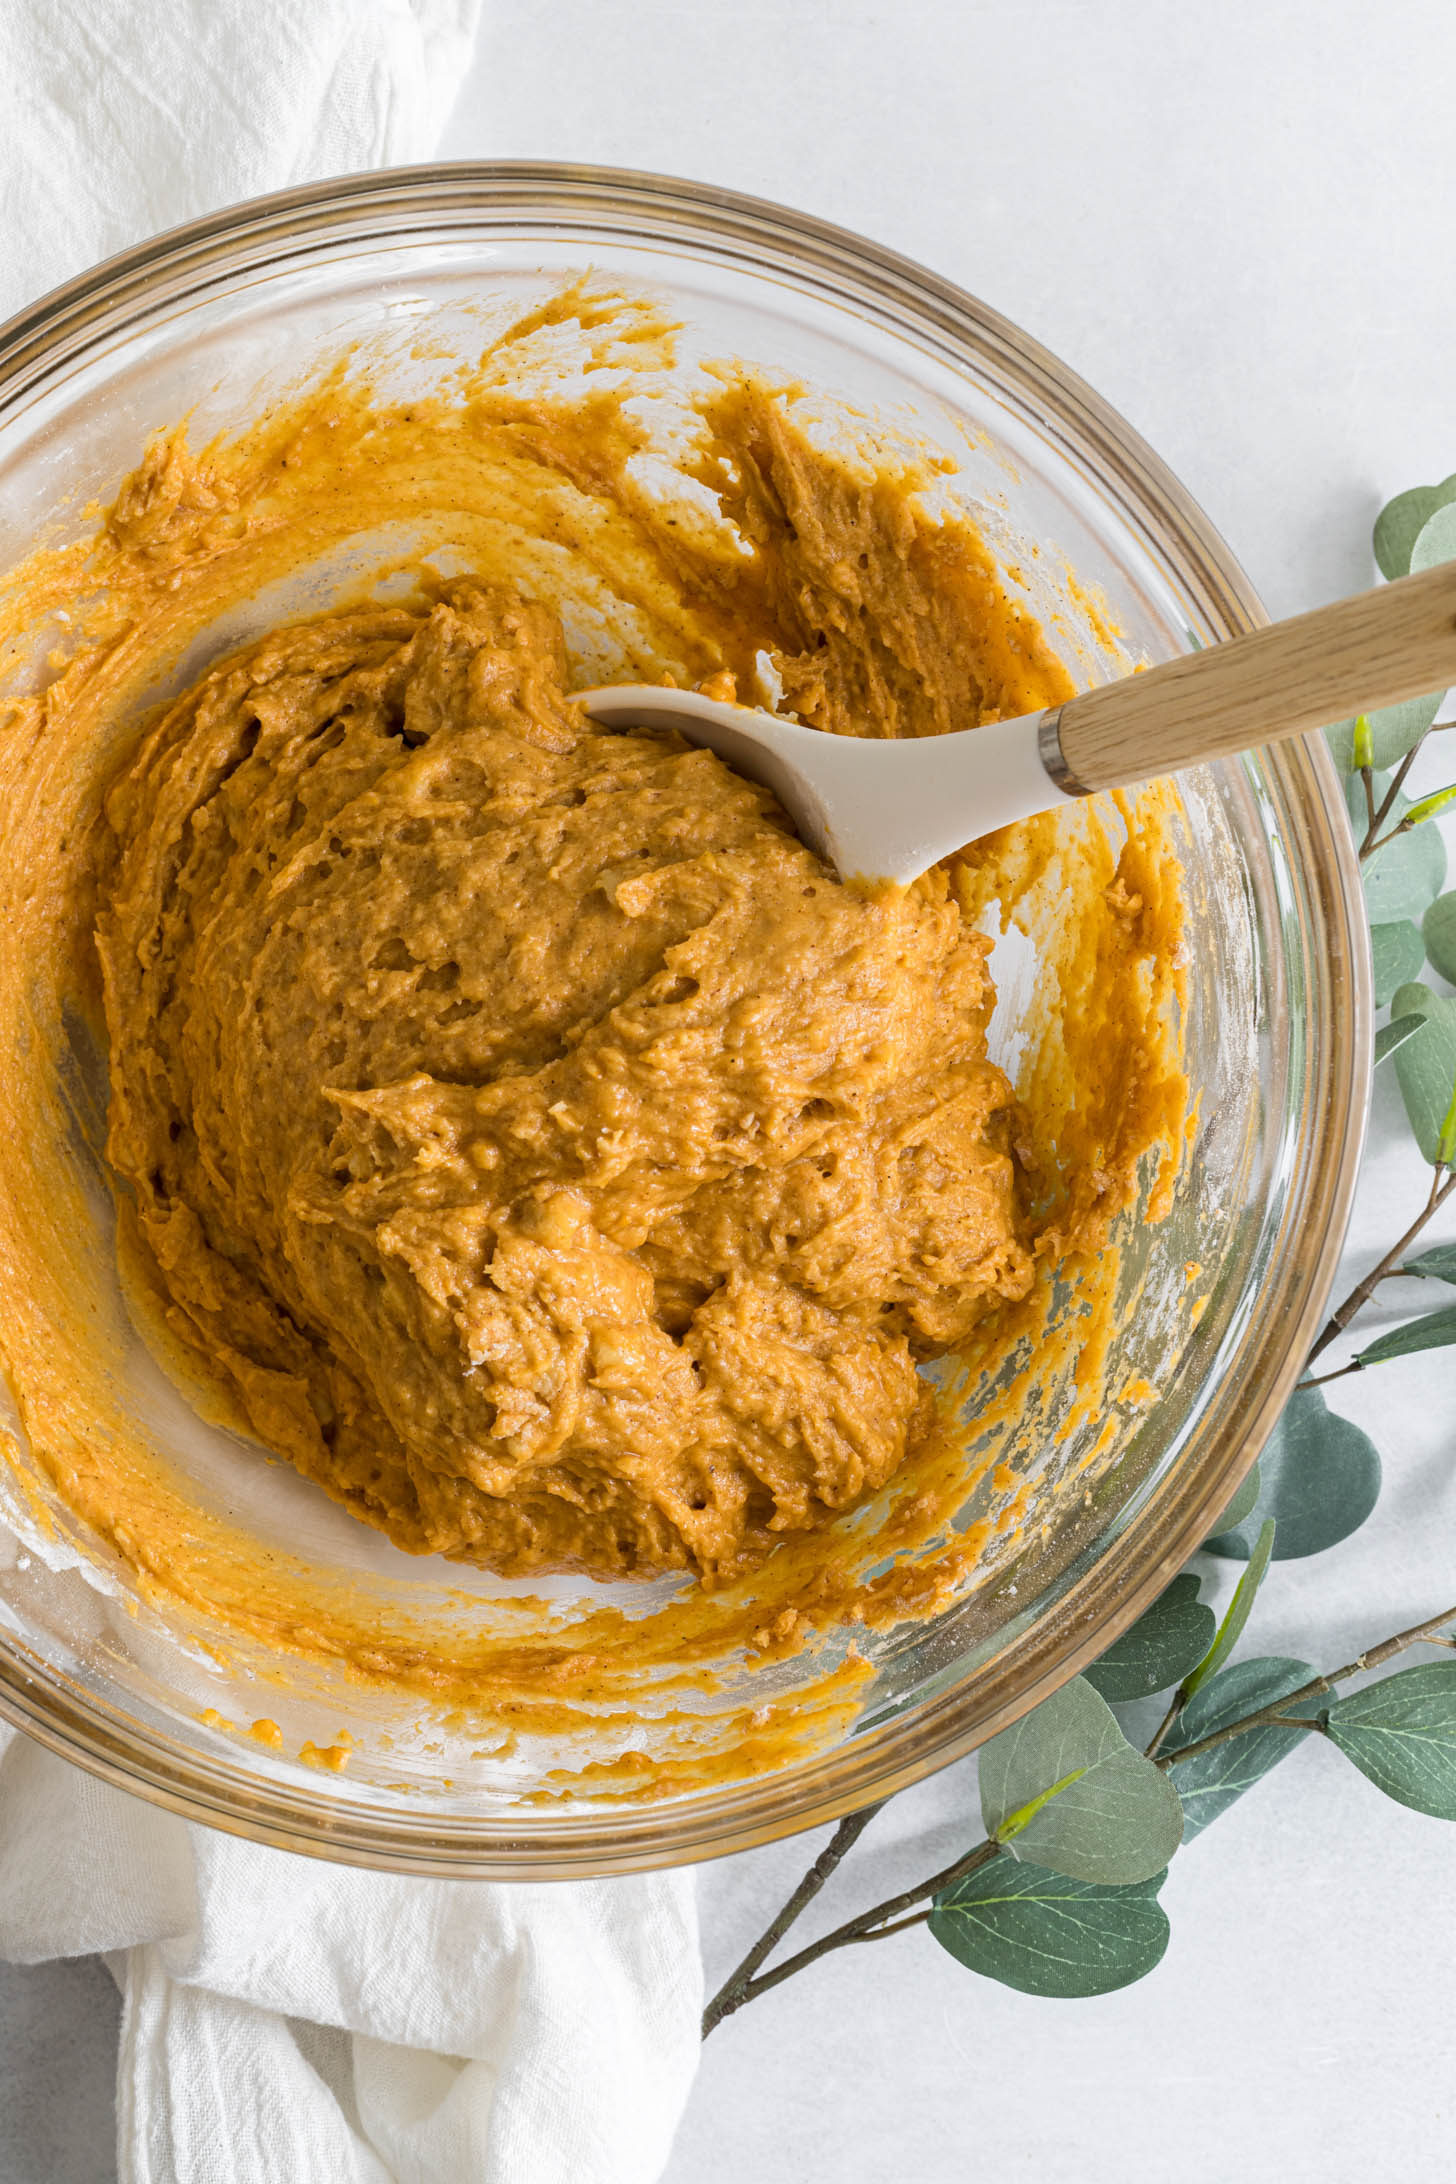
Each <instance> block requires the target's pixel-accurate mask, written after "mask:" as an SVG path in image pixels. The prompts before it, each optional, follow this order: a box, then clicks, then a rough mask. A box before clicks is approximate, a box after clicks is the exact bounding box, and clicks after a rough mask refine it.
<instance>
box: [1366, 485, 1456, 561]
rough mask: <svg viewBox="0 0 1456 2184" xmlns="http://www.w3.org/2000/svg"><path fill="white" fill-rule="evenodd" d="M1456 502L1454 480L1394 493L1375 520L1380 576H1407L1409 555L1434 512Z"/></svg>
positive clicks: (1413, 487)
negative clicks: (1449, 502)
mask: <svg viewBox="0 0 1456 2184" xmlns="http://www.w3.org/2000/svg"><path fill="white" fill-rule="evenodd" d="M1447 501H1456V476H1452V477H1449V478H1443V479H1442V481H1441V483H1440V484H1439V485H1413V486H1412V487H1411V488H1410V490H1409V492H1406V493H1397V494H1396V496H1395V499H1394V500H1393V501H1387V502H1386V504H1385V506H1384V507H1383V508H1382V509H1381V511H1380V513H1379V515H1378V516H1377V517H1376V518H1375V539H1374V545H1375V562H1376V566H1377V568H1378V569H1379V570H1380V573H1381V575H1382V576H1388V577H1391V578H1392V579H1393V578H1395V577H1397V576H1408V575H1409V574H1410V569H1411V552H1412V549H1413V548H1414V546H1415V542H1416V540H1417V539H1418V538H1419V537H1420V535H1421V532H1422V531H1423V530H1424V529H1425V527H1426V525H1427V524H1428V523H1429V522H1430V520H1431V517H1432V516H1433V515H1434V514H1435V513H1436V510H1437V509H1438V508H1440V507H1442V506H1444V504H1445V503H1446V502H1447Z"/></svg>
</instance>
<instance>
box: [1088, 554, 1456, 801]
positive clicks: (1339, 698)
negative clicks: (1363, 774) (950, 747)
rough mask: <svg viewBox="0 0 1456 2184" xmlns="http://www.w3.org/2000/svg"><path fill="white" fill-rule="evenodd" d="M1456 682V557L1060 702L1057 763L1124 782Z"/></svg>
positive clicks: (1092, 781)
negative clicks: (1060, 762) (1373, 589)
mask: <svg viewBox="0 0 1456 2184" xmlns="http://www.w3.org/2000/svg"><path fill="white" fill-rule="evenodd" d="M1452 683H1456V562H1443V563H1441V565H1440V566H1439V567H1437V568H1434V569H1427V570H1425V571H1423V573H1422V574H1421V575H1420V576H1403V577H1402V578H1401V579H1400V580H1399V582H1398V583H1395V584H1385V585H1382V586H1381V587H1380V589H1379V590H1377V591H1368V592H1360V593H1358V594H1357V595H1356V597H1355V598H1353V599H1340V600H1337V601H1336V603H1335V604H1334V606H1332V607H1318V608H1316V610H1315V612H1314V613H1313V614H1301V615H1297V616H1296V617H1295V618H1294V620H1292V621H1289V622H1275V623H1274V624H1273V625H1272V626H1271V627H1270V628H1268V629H1256V630H1251V631H1250V632H1249V633H1248V635H1247V636H1244V637H1233V638H1230V639H1229V641H1228V642H1227V643H1226V644H1221V645H1214V646H1210V648H1209V649H1208V651H1206V652H1191V653H1189V654H1188V655H1187V656H1186V657H1185V658H1183V659H1178V660H1169V661H1167V662H1165V663H1164V665H1163V666H1161V667H1153V668H1149V669H1148V671H1147V672H1146V673H1145V674H1142V675H1129V676H1128V677H1127V678H1126V679H1125V680H1124V681H1122V682H1115V683H1103V684H1102V685H1100V687H1099V688H1097V689H1096V690H1088V691H1085V692H1084V693H1083V694H1082V696H1081V697H1077V698H1073V699H1071V700H1070V701H1069V703H1068V704H1066V705H1064V706H1063V707H1062V709H1061V713H1060V715H1059V717H1058V721H1057V740H1058V741H1059V742H1060V745H1061V757H1062V767H1063V770H1064V772H1065V774H1066V775H1069V776H1071V777H1072V778H1071V780H1070V781H1068V782H1067V784H1066V785H1067V786H1072V785H1073V784H1074V783H1075V785H1077V786H1080V787H1081V788H1084V789H1112V788H1119V787H1121V786H1122V785H1123V784H1124V783H1126V782H1131V781H1146V780H1147V779H1149V777H1150V776H1152V775H1154V774H1163V773H1173V772H1176V771H1177V769H1178V768H1179V767H1182V766H1195V765H1197V764H1198V763H1199V761H1200V760H1202V759H1208V758H1223V757H1226V756H1227V755H1228V754H1229V753H1230V752H1233V751H1248V750H1253V749H1255V748H1257V746H1258V745H1259V744H1261V743H1275V742H1279V741H1281V740H1282V739H1283V738H1284V737H1285V736H1293V735H1302V734H1304V733H1305V732H1307V731H1308V730H1309V729H1311V728H1325V727H1328V726H1329V725H1330V723H1331V722H1333V721H1337V720H1344V719H1346V718H1347V717H1348V716H1349V715H1350V714H1352V713H1368V712H1373V711H1374V710H1375V708H1376V707H1377V706H1382V705H1398V704H1399V703H1400V702H1401V700H1402V699H1405V698H1419V697H1425V696H1427V695H1429V694H1430V692H1432V691H1435V690H1445V689H1447V688H1448V687H1449V686H1450V685H1451V684H1452Z"/></svg>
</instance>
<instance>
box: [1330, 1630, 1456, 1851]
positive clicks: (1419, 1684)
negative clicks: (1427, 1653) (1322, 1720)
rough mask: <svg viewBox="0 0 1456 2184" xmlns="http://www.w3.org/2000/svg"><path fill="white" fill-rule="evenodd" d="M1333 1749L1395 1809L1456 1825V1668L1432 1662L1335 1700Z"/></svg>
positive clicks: (1332, 1719)
mask: <svg viewBox="0 0 1456 2184" xmlns="http://www.w3.org/2000/svg"><path fill="white" fill-rule="evenodd" d="M1326 1725H1327V1727H1328V1729H1329V1734H1330V1741H1331V1743H1333V1744H1338V1746H1339V1747H1340V1750H1341V1751H1342V1752H1343V1753H1344V1754H1345V1756H1346V1758H1347V1759H1352V1760H1353V1761H1354V1763H1355V1765H1356V1766H1357V1767H1358V1768H1359V1770H1360V1772H1361V1774H1362V1775H1365V1776H1366V1777H1367V1779H1368V1780H1369V1781H1371V1782H1373V1783H1374V1784H1375V1786H1376V1788H1377V1789H1379V1790H1384V1792H1385V1794H1386V1796H1387V1797H1393V1798H1394V1799H1395V1800H1396V1802H1397V1804H1400V1805H1410V1806H1412V1807H1413V1808H1414V1810H1415V1811H1416V1812H1428V1813H1431V1814H1432V1815H1433V1816H1434V1817H1435V1818H1436V1819H1437V1820H1456V1661H1432V1662H1431V1663H1430V1664H1429V1665H1428V1666H1426V1667H1424V1668H1404V1669H1402V1670H1401V1671H1400V1673H1399V1675H1396V1676H1386V1677H1385V1678H1383V1680H1382V1681H1381V1682H1380V1683H1373V1684H1367V1685H1366V1686H1365V1688H1364V1690H1363V1691H1352V1692H1351V1693H1350V1696H1349V1697H1348V1698H1345V1699H1337V1700H1336V1701H1335V1703H1334V1705H1333V1706H1331V1707H1330V1708H1329V1711H1328V1714H1327V1716H1326Z"/></svg>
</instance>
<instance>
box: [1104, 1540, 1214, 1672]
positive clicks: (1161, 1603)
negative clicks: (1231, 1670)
mask: <svg viewBox="0 0 1456 2184" xmlns="http://www.w3.org/2000/svg"><path fill="white" fill-rule="evenodd" d="M1213 1632H1214V1616H1213V1610H1212V1608H1206V1607H1205V1606H1204V1605H1203V1602H1202V1601H1201V1600H1200V1599H1199V1597H1198V1579H1197V1578H1196V1577H1193V1576H1191V1575H1190V1574H1189V1573H1188V1572H1187V1571H1186V1570H1185V1571H1184V1573H1183V1575H1182V1576H1181V1577H1175V1578H1174V1580H1173V1582H1172V1584H1171V1585H1170V1586H1169V1587H1168V1589H1167V1591H1166V1592H1162V1593H1159V1595H1158V1597H1157V1599H1156V1600H1155V1601H1154V1602H1153V1604H1152V1606H1151V1607H1150V1608H1148V1609H1146V1610H1145V1611H1144V1613H1143V1614H1142V1615H1140V1616H1139V1617H1138V1619H1137V1621H1136V1622H1135V1623H1134V1624H1133V1625H1132V1628H1131V1629H1130V1630H1125V1631H1124V1632H1123V1634H1122V1636H1121V1637H1120V1638H1119V1639H1117V1640H1116V1642H1115V1643H1114V1644H1112V1645H1110V1646H1109V1647H1108V1649H1107V1651H1106V1652H1105V1653H1104V1654H1103V1655H1102V1656H1101V1658H1100V1659H1098V1660H1096V1661H1094V1662H1093V1663H1092V1666H1091V1667H1090V1668H1087V1669H1084V1670H1083V1672H1082V1673H1083V1676H1084V1678H1085V1679H1086V1681H1087V1682H1088V1683H1089V1684H1091V1686H1092V1689H1093V1690H1094V1691H1096V1692H1097V1693H1099V1694H1100V1696H1101V1697H1102V1698H1104V1699H1110V1700H1112V1701H1113V1702H1114V1703H1115V1704H1123V1703H1126V1702H1127V1701H1129V1700H1131V1699H1147V1698H1151V1697H1152V1695H1153V1693H1154V1692H1155V1691H1171V1690H1172V1688H1173V1686H1174V1684H1176V1683H1181V1682H1182V1680H1183V1678H1184V1677H1185V1676H1186V1675H1187V1673H1188V1671H1189V1669H1190V1668H1194V1667H1196V1666H1197V1664H1198V1662H1199V1661H1201V1660H1202V1659H1203V1656H1204V1654H1205V1653H1206V1652H1207V1651H1208V1649H1209V1647H1210V1645H1212V1643H1213Z"/></svg>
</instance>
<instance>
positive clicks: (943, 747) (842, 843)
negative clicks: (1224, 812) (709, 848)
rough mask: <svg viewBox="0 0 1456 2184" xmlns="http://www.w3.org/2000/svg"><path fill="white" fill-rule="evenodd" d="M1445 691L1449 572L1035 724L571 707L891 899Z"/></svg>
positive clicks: (1454, 614) (629, 695)
mask: <svg viewBox="0 0 1456 2184" xmlns="http://www.w3.org/2000/svg"><path fill="white" fill-rule="evenodd" d="M1452 682H1456V563H1451V562H1448V563H1443V564H1442V565H1441V566H1440V567H1439V568H1435V569H1428V570H1426V571H1425V572H1424V573H1423V574H1422V575H1420V576H1406V577H1402V578H1401V580H1400V581H1399V583H1396V584H1385V585H1382V586H1381V587H1380V589H1379V590H1378V591H1369V592H1360V593H1358V594H1357V595H1356V597H1355V598H1353V599H1341V600H1339V601H1337V602H1336V604H1335V605H1334V606H1330V607H1320V608H1318V609H1317V610H1316V611H1315V612H1314V613H1313V614H1301V615H1297V616H1296V617H1295V618H1294V619H1293V620H1292V621H1289V622H1276V623H1274V624H1273V625H1272V626H1271V627H1270V628H1268V629H1258V630H1253V631H1251V632H1249V634H1248V635H1246V636H1243V637H1232V638H1230V639H1229V640H1228V642H1227V643H1225V644H1221V645H1211V646H1209V647H1208V648H1207V649H1206V650H1205V651H1202V652H1193V653H1189V654H1187V655H1186V656H1185V657H1184V658H1181V659H1177V660H1169V661H1167V662H1166V663H1165V664H1164V665H1163V666H1161V667H1153V668H1149V669H1148V670H1147V671H1146V672H1145V673H1143V674H1140V675H1129V676H1128V677H1127V678H1126V679H1125V680H1124V681H1122V682H1115V683H1104V684H1102V685H1100V686H1099V687H1098V688H1097V689H1095V690H1088V691H1085V692H1084V693H1083V694H1082V695H1081V696H1080V697H1076V698H1072V699H1069V700H1068V702H1067V703H1066V704H1065V705H1061V706H1057V707H1056V708H1054V709H1053V710H1052V711H1049V712H1045V713H1027V714H1024V715H1022V717H1021V718H1020V719H1017V720H1001V721H993V722H989V723H987V724H986V725H985V726H983V727H980V728H970V729H966V730H963V731H960V732H957V733H954V734H951V735H942V736H927V737H925V738H923V739H921V740H919V741H916V740H914V739H910V740H906V741H898V742H886V741H883V740H880V739H871V738H868V737H865V738H861V737H857V736H837V735H825V734H823V733H821V732H820V731H819V730H818V729H815V728H805V727H803V726H801V725H800V724H799V723H798V722H797V721H791V720H780V719H778V718H777V717H776V716H775V715H774V714H772V713H764V712H759V711H757V710H755V709H754V708H753V707H751V706H746V705H728V704H724V703H723V702H722V701H721V700H720V699H717V698H705V697H701V696H699V695H698V693H697V692H696V691H689V690H672V689H660V688H657V687H655V686H653V685H651V684H647V683H623V684H606V685H603V686H602V687H601V688H599V689H596V690H583V691H581V692H579V693H578V695H579V698H580V701H581V703H582V704H583V705H584V706H585V707H586V709H587V711H588V712H589V713H590V714H591V716H592V718H593V720H596V721H600V722H601V723H602V725H603V726H604V727H617V728H675V729H677V731H678V733H679V734H680V735H682V736H684V737H685V738H686V740H687V741H688V742H689V743H699V744H706V745H707V747H708V748H709V750H712V751H716V752H717V753H718V756H719V757H720V758H722V759H725V760H726V761H727V763H728V764H729V765H730V766H732V767H733V768H734V769H735V771H737V772H739V773H742V774H746V775H747V776H748V777H749V778H750V779H751V780H753V781H761V782H762V783H763V784H764V786H765V787H766V788H769V789H772V791H773V793H774V794H775V796H777V798H778V800H779V802H780V803H781V804H782V805H783V807H784V809H785V811H786V812H787V813H788V815H789V817H790V818H791V819H792V820H793V822H794V824H795V826H796V827H797V828H798V830H799V833H800V835H801V836H802V838H803V839H804V841H806V842H807V843H808V844H809V846H810V847H811V848H812V849H816V850H818V851H819V853H820V854H821V855H822V856H823V857H825V858H826V859H827V860H828V861H829V863H831V864H832V865H833V866H834V867H835V869H836V871H838V873H839V874H840V877H841V878H843V879H854V878H858V877H863V878H865V879H885V880H894V881H896V882H898V884H899V885H901V886H908V885H909V883H910V882H911V880H913V879H916V878H918V877H919V875H920V874H921V873H922V872H925V871H928V870H929V868H930V866H931V865H933V864H934V863H935V862H936V860H937V859H938V858H941V857H945V856H948V855H950V854H951V852H952V851H954V850H957V849H961V848H963V847H964V846H965V844H966V843H967V842H973V841H976V840H977V839H978V838H979V837H980V836H981V835H983V834H991V833H993V832H994V831H995V830H996V828H998V827H1005V826H1010V825H1011V824H1012V823H1013V821H1015V820H1018V819H1029V818H1031V817H1032V815H1033V814H1034V813H1036V812H1039V811H1051V810H1053V809H1054V808H1055V807H1056V806H1057V805H1058V804H1061V803H1065V802H1067V801H1068V800H1070V799H1073V798H1076V797H1079V796H1087V795H1090V794H1091V793H1092V792H1093V791H1094V790H1096V789H1115V788H1123V787H1126V786H1127V785H1129V784H1130V783H1133V782H1137V781H1147V780H1150V779H1152V778H1153V777H1154V776H1156V775H1159V774H1169V773H1177V772H1178V771H1179V770H1180V768H1182V767H1185V766H1197V765H1200V764H1202V763H1203V761H1204V760H1206V759H1210V758H1224V757H1227V756H1228V755H1230V754H1231V753H1233V752H1235V751H1247V750H1253V749H1255V748H1257V746H1258V745H1260V744H1264V743H1274V742H1278V741H1281V740H1282V739H1283V738H1284V737H1286V736H1297V735H1303V734H1305V733H1307V732H1308V731H1309V730H1310V729H1313V728H1322V727H1324V726H1325V725H1326V724H1327V723H1329V722H1330V721H1335V720H1340V719H1343V718H1344V717H1346V716H1347V715H1349V714H1351V713H1355V712H1357V711H1366V712H1368V711H1373V710H1374V709H1375V708H1376V707H1378V706H1383V705H1396V704H1398V703H1400V701H1401V700H1402V699H1405V698H1417V697H1422V696H1424V695H1425V694H1427V693H1428V692H1430V691H1433V690H1444V689H1445V688H1447V687H1448V685H1450V684H1451V683H1452Z"/></svg>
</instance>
